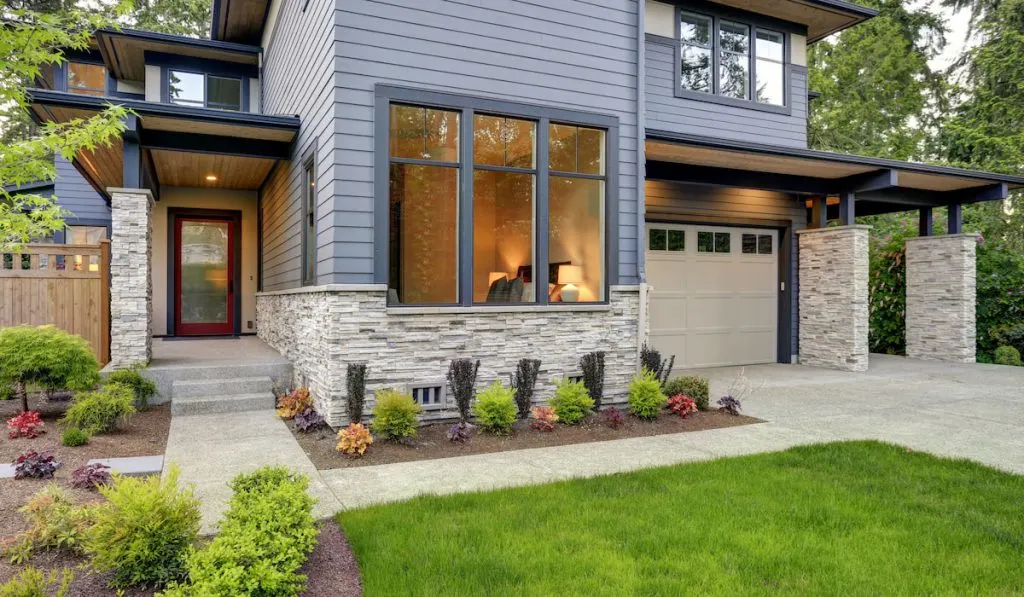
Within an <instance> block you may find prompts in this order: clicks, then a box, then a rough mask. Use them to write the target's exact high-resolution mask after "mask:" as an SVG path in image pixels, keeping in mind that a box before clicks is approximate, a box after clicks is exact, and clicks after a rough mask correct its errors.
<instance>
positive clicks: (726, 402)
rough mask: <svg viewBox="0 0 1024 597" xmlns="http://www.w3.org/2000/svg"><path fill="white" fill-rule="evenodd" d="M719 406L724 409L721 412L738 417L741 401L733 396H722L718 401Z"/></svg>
mask: <svg viewBox="0 0 1024 597" xmlns="http://www.w3.org/2000/svg"><path fill="white" fill-rule="evenodd" d="M718 405H719V406H721V407H722V408H721V410H724V411H725V412H727V413H729V414H730V415H734V416H737V417H738V416H739V414H740V401H739V400H737V399H735V398H733V397H732V396H722V397H721V398H719V399H718Z"/></svg>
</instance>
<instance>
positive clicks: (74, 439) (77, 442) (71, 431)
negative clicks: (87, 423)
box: [60, 427, 89, 448]
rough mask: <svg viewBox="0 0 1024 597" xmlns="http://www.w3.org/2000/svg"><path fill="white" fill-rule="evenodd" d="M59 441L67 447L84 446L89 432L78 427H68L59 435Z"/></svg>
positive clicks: (87, 440)
mask: <svg viewBox="0 0 1024 597" xmlns="http://www.w3.org/2000/svg"><path fill="white" fill-rule="evenodd" d="M60 443H61V444H63V445H65V446H67V447H69V448H77V447H78V446H84V445H85V444H87V443H89V434H88V433H86V432H85V431H82V430H81V429H79V428H78V427H68V428H67V429H65V430H64V433H63V434H62V435H61V436H60Z"/></svg>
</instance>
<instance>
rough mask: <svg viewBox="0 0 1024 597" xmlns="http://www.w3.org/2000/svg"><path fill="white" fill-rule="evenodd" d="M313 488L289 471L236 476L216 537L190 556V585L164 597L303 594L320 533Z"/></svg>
mask: <svg viewBox="0 0 1024 597" xmlns="http://www.w3.org/2000/svg"><path fill="white" fill-rule="evenodd" d="M308 487H309V480H308V479H307V478H306V476H305V475H298V474H295V473H291V472H290V471H288V470H287V469H284V468H262V469H259V470H257V471H255V472H254V473H252V474H248V475H239V476H238V477H235V479H234V480H233V481H232V482H231V488H232V489H233V490H234V495H233V496H232V497H231V502H230V504H229V505H228V510H227V512H226V513H225V514H224V518H223V519H222V520H221V521H220V524H219V527H220V528H219V532H218V533H217V536H216V537H214V539H213V540H212V541H211V542H210V543H209V544H207V545H206V547H204V548H202V549H200V550H191V551H190V553H189V555H188V560H187V571H188V575H187V580H185V581H183V582H182V583H180V584H176V585H174V586H171V587H170V588H169V589H168V590H167V591H166V592H164V593H163V595H164V596H165V597H186V596H197V595H225V596H227V595H231V596H235V595H239V596H241V595H252V596H275V597H287V596H293V595H299V594H300V593H301V592H302V591H303V590H304V589H305V584H306V577H305V576H304V575H302V574H300V573H299V569H300V568H301V567H302V565H303V564H304V563H305V561H306V559H307V558H308V557H309V554H310V553H311V552H312V551H313V548H314V547H316V542H317V533H318V532H317V528H316V521H315V520H314V519H313V501H314V500H313V498H311V497H310V496H309V493H308V492H307V489H308Z"/></svg>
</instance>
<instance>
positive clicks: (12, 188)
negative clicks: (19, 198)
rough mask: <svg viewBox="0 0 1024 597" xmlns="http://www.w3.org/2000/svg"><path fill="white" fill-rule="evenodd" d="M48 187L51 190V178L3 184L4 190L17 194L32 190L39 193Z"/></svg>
mask: <svg viewBox="0 0 1024 597" xmlns="http://www.w3.org/2000/svg"><path fill="white" fill-rule="evenodd" d="M46 188H49V189H50V192H51V193H52V192H53V181H52V180H37V181H35V182H26V183H25V184H9V185H4V191H6V192H8V193H11V194H17V193H27V192H32V193H33V194H39V192H40V191H42V190H43V189H46Z"/></svg>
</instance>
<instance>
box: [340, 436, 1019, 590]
mask: <svg viewBox="0 0 1024 597" xmlns="http://www.w3.org/2000/svg"><path fill="white" fill-rule="evenodd" d="M495 474H500V471H496V472H495ZM338 520H339V522H340V523H341V525H342V527H343V528H344V529H345V532H346V533H347V535H348V538H349V541H351V543H352V546H353V548H354V550H355V552H356V556H357V557H358V559H359V565H360V569H361V570H362V574H363V582H364V585H365V588H366V595H367V596H368V597H375V596H380V595H386V596H392V595H430V596H435V595H458V596H465V595H488V596H493V595H559V596H562V595H586V596H588V597H591V596H595V595H637V596H645V597H646V596H649V595H665V596H669V595H671V596H675V595H683V594H700V595H707V594H717V595H736V594H766V593H781V594H801V595H896V594H902V595H979V594H995V595H1021V594H1024V477H1020V476H1014V475H1008V474H1003V473H999V472H996V471H994V470H991V469H988V468H985V467H983V466H980V465H976V464H973V463H968V462H961V461H951V460H942V459H939V458H935V457H932V456H928V455H925V454H920V453H912V452H908V451H907V450H904V449H903V448H898V447H893V446H889V445H884V444H879V443H873V442H853V443H840V444H830V445H821V446H811V447H803V448H795V449H792V450H788V451H786V452H781V453H777V454H767V455H761V456H750V457H744V458H735V459H728V460H719V461H715V462H708V463H698V464H690V465H682V466H675V467H669V468H661V469H652V470H647V471H642V472H638V473H631V474H622V475H614V476H610V477H602V478H598V479H589V480H582V481H572V482H566V483H558V484H553V485H544V486H538V487H528V488H522V489H514V490H505V491H497V492H492V493H484V494H471V495H456V496H451V497H443V498H438V497H429V498H419V499H415V500H412V501H410V502H406V503H402V504H393V505H388V506H379V507H373V508H367V509H363V510H356V511H352V512H346V513H343V514H340V515H339V517H338Z"/></svg>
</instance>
